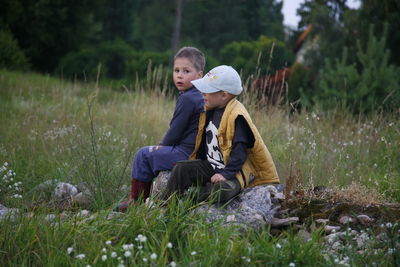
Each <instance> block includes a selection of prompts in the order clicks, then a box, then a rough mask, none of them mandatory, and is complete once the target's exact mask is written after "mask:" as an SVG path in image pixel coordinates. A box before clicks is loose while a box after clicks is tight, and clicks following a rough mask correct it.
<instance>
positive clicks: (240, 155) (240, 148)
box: [221, 116, 255, 180]
mask: <svg viewBox="0 0 400 267" xmlns="http://www.w3.org/2000/svg"><path fill="white" fill-rule="evenodd" d="M254 142H255V139H254V135H253V133H252V131H251V129H250V126H249V125H248V124H247V122H246V120H245V119H244V118H243V117H242V116H239V117H237V119H236V120H235V135H234V137H233V148H232V151H231V154H230V156H229V160H228V162H227V164H226V166H225V168H224V169H223V170H222V171H221V175H222V176H224V177H225V178H226V179H228V180H231V179H235V176H236V173H237V172H239V171H240V170H241V169H242V166H243V164H244V163H245V162H246V160H247V149H248V148H251V147H252V146H253V145H254Z"/></svg>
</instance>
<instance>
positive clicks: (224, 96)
mask: <svg viewBox="0 0 400 267" xmlns="http://www.w3.org/2000/svg"><path fill="white" fill-rule="evenodd" d="M202 95H203V99H204V104H205V105H206V108H207V109H208V110H210V109H215V108H223V107H225V106H226V104H227V103H228V102H229V100H230V95H229V94H228V93H227V92H223V91H219V92H215V93H211V94H207V93H202Z"/></svg>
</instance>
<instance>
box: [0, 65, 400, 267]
mask: <svg viewBox="0 0 400 267" xmlns="http://www.w3.org/2000/svg"><path fill="white" fill-rule="evenodd" d="M149 75H150V78H149V79H147V82H144V83H142V84H139V83H137V84H136V85H135V86H134V88H127V89H132V90H123V91H115V90H110V89H107V88H105V87H101V86H100V87H97V86H96V84H79V83H71V82H67V81H62V80H58V79H55V78H52V77H49V76H43V75H37V74H29V73H25V74H21V73H15V72H8V71H0V114H1V115H0V123H1V131H0V166H2V164H4V163H5V162H7V163H8V165H7V168H8V169H10V170H12V171H13V172H15V175H13V181H12V182H14V183H15V182H21V184H19V185H18V188H20V189H21V190H17V191H18V192H16V189H15V188H11V189H12V190H11V189H10V190H8V191H6V190H5V188H4V186H5V184H6V183H4V181H3V183H0V189H1V190H2V191H0V203H2V204H4V205H6V206H9V207H17V208H20V209H21V210H26V211H34V213H19V214H18V215H15V216H13V218H8V219H3V220H1V221H0V262H2V264H4V265H5V266H11V265H17V266H18V265H22V266H26V265H46V266H54V265H68V266H69V265H72V266H85V265H86V264H90V265H98V266H103V265H105V266H117V265H118V264H120V263H123V264H125V265H149V266H159V265H161V266H164V265H169V264H171V262H174V263H177V264H179V265H180V266H188V265H193V266H215V265H221V266H231V265H237V266H241V265H249V266H252V265H254V266H265V265H268V266H269V265H271V266H282V265H283V266H285V265H286V266H288V265H289V264H290V266H311V265H313V266H314V265H316V266H325V265H336V263H335V260H337V258H335V257H333V256H332V257H331V258H330V257H326V255H324V254H326V252H325V251H326V250H325V248H324V246H323V243H322V242H321V235H320V234H319V232H318V231H316V232H315V233H313V236H312V240H311V241H307V240H303V239H302V238H301V237H300V236H298V235H296V234H293V233H291V232H290V231H289V232H288V233H287V234H282V235H279V236H273V235H271V234H270V232H269V231H268V229H265V230H264V231H262V232H246V233H243V232H241V231H240V230H239V229H236V228H234V227H232V228H231V227H229V228H227V227H226V226H224V227H222V226H221V225H219V224H218V223H215V224H207V223H205V221H204V220H203V219H202V218H201V217H196V216H194V215H193V214H191V213H190V205H191V204H190V202H185V201H183V202H179V201H176V202H174V203H172V204H171V205H169V206H168V207H164V208H161V207H157V206H156V207H154V208H148V207H146V206H144V205H137V206H135V207H133V208H132V209H131V210H130V211H129V212H128V214H127V215H126V216H122V217H115V218H112V219H107V216H108V214H109V208H110V207H112V206H113V205H114V204H115V203H117V202H118V201H119V200H121V199H123V198H124V197H125V195H126V193H127V192H128V190H129V189H127V188H128V185H129V183H130V168H131V160H132V157H133V155H134V153H135V152H136V151H137V149H138V148H139V147H141V146H144V145H151V144H157V143H158V142H159V140H160V139H161V138H162V135H163V134H164V132H165V131H166V130H167V128H168V123H169V120H170V118H171V117H172V112H173V109H174V100H173V98H172V97H171V96H169V95H168V94H167V93H166V91H164V90H162V88H165V87H166V86H167V84H168V81H167V79H166V78H165V77H162V76H161V75H160V74H154V73H152V72H150V73H149ZM149 84H150V85H151V86H150V85H149ZM155 84H158V85H155ZM152 88H158V89H157V90H152ZM246 89H247V88H246ZM256 98H257V94H255V93H254V92H253V91H252V90H249V89H248V90H246V91H245V92H244V94H243V95H242V96H241V100H242V101H243V102H244V104H245V105H246V106H247V107H248V109H249V112H250V114H251V115H252V118H253V120H254V122H255V124H256V125H257V127H258V129H259V131H260V133H261V135H262V137H263V139H264V141H265V143H266V145H267V147H268V148H269V150H270V152H271V154H272V156H273V158H274V161H275V163H276V165H277V168H278V172H279V174H280V177H281V180H282V183H284V182H285V179H286V177H289V176H290V175H293V174H295V175H297V178H298V179H299V180H300V181H301V183H302V184H304V185H328V186H336V187H345V186H348V185H351V184H354V182H356V183H358V184H361V185H364V186H366V187H367V188H370V189H376V190H377V191H378V192H379V193H380V194H381V195H382V197H384V198H386V199H387V200H389V201H396V202H399V201H400V192H399V190H400V164H399V156H400V154H399V149H398V148H399V147H400V130H399V129H400V127H399V122H400V119H399V116H398V114H380V113H376V114H372V115H369V116H361V115H360V116H359V117H354V116H352V115H350V114H348V113H347V112H346V110H345V109H338V110H336V111H333V112H330V113H324V112H318V111H314V112H313V113H306V112H303V113H296V114H289V113H288V112H287V111H286V110H285V108H263V107H261V106H260V105H255V104H254V103H255V102H256ZM0 174H1V176H0V179H2V178H3V179H4V177H3V174H2V173H0ZM7 179H8V180H7V181H9V178H7ZM53 179H57V180H59V181H64V182H71V183H73V184H79V183H84V184H86V186H87V187H88V188H89V190H90V191H91V192H92V194H93V198H94V202H93V205H92V207H91V210H92V211H94V212H96V213H95V214H94V215H93V217H80V216H79V215H77V214H76V213H72V212H67V213H66V214H59V213H58V211H55V210H51V209H48V208H47V207H46V206H39V207H37V206H36V207H32V200H33V201H36V198H37V197H38V196H37V195H36V193H37V191H35V187H36V186H37V185H39V184H40V183H42V182H44V181H47V180H53ZM9 183H11V182H9ZM7 186H8V184H7ZM13 190H14V191H13ZM20 193H21V195H22V199H20V198H17V197H13V196H14V195H15V194H20ZM49 213H54V214H55V215H56V219H54V220H50V219H49V217H48V214H49ZM27 215H29V216H27ZM46 216H47V217H46ZM11 222H12V223H11ZM396 231H397V230H396ZM138 235H143V236H145V237H146V238H147V240H146V242H142V243H141V242H140V240H141V238H140V237H141V236H139V238H138ZM394 236H397V237H398V235H394ZM397 237H396V238H397ZM107 241H111V242H107ZM106 242H107V244H106ZM396 242H398V241H395V244H397V243H396ZM169 243H171V244H169ZM129 244H133V250H130V248H128V247H130V246H124V245H129ZM278 244H279V246H278ZM170 246H172V247H170ZM395 246H398V245H395ZM395 246H394V247H395ZM131 247H132V246H131ZM140 247H141V248H140ZM383 247H384V249H381V250H379V251H378V252H377V253H375V254H371V255H369V256H368V257H361V256H357V252H354V251H347V252H346V251H343V254H342V255H339V256H337V257H345V256H351V257H352V258H353V260H352V264H354V265H363V264H365V262H366V259H368V260H370V261H371V262H373V261H376V262H378V260H381V262H383V263H386V264H388V265H390V264H393V263H394V264H396V263H398V259H396V258H394V259H393V258H392V256H391V255H392V254H393V253H392V254H388V253H387V251H389V248H390V245H389V244H385V245H384V246H383ZM68 248H71V249H69V250H68ZM103 248H105V250H104V251H103ZM126 248H128V249H126ZM392 248H393V246H392ZM71 250H72V252H70V253H69V254H68V251H71ZM126 251H130V253H126V255H128V256H124V254H125V252H126ZM112 252H115V253H116V254H117V257H115V258H113V257H112V255H115V254H111V253H112ZM153 253H155V254H156V256H154V254H153ZM79 254H84V255H85V258H82V259H79V257H78V258H77V256H78V255H79ZM152 254H153V256H152ZM103 255H106V257H107V259H106V260H104V261H103V259H104V258H105V257H103ZM82 257H83V256H82ZM118 257H121V258H120V259H118ZM173 265H174V264H173V263H172V265H171V266H173Z"/></svg>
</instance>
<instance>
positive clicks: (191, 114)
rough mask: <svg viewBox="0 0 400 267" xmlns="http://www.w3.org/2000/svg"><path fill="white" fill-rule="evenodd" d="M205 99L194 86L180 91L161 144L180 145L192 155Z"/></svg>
mask: <svg viewBox="0 0 400 267" xmlns="http://www.w3.org/2000/svg"><path fill="white" fill-rule="evenodd" d="M203 107H204V100H203V96H202V95H201V93H200V92H199V91H198V90H197V89H196V88H194V87H192V88H190V89H188V90H186V91H184V92H180V93H179V97H178V99H177V100H176V106H175V111H174V115H173V117H172V119H171V122H170V123H169V129H168V131H167V133H166V134H165V135H164V138H163V139H162V141H161V143H160V145H163V146H178V147H180V148H181V149H183V150H184V151H185V152H187V153H188V155H190V154H191V153H192V152H193V150H194V145H195V143H196V135H197V130H198V126H199V117H200V113H201V112H203Z"/></svg>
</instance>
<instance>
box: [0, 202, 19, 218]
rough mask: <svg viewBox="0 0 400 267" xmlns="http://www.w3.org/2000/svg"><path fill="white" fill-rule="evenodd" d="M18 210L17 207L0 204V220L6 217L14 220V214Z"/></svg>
mask: <svg viewBox="0 0 400 267" xmlns="http://www.w3.org/2000/svg"><path fill="white" fill-rule="evenodd" d="M18 211H19V210H18V209H11V208H7V207H6V206H3V205H2V204H0V220H2V219H3V218H6V217H8V218H9V219H10V220H11V221H14V219H15V215H16V214H17V213H18Z"/></svg>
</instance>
